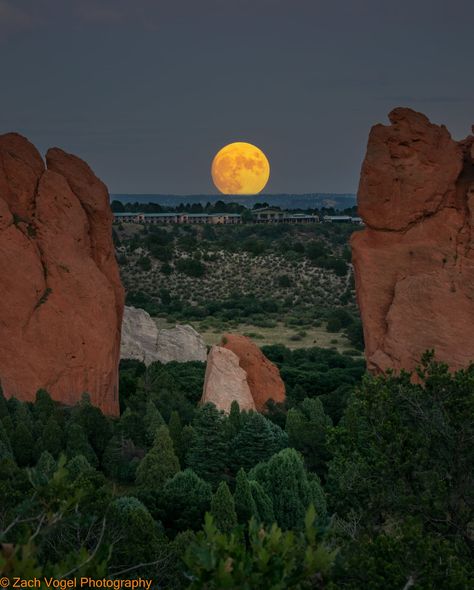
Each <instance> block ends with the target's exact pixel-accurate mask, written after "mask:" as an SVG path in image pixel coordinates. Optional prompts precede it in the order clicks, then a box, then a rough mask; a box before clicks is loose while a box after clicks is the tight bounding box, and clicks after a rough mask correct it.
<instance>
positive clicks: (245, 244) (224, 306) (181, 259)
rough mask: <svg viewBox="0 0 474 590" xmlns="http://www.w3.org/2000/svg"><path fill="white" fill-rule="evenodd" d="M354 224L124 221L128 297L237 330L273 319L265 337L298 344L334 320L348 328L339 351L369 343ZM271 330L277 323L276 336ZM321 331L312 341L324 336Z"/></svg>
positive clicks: (119, 237) (161, 313)
mask: <svg viewBox="0 0 474 590" xmlns="http://www.w3.org/2000/svg"><path fill="white" fill-rule="evenodd" d="M354 229H355V228H354V226H348V225H332V224H318V225H317V226H291V225H284V224H283V225H242V226H210V225H208V226H195V227H194V226H170V227H165V226H146V227H145V226H144V227H142V226H137V225H135V226H134V225H130V224H126V225H125V226H122V227H120V226H117V229H116V243H117V250H118V259H119V262H120V267H121V273H122V279H123V282H124V285H125V288H126V290H127V303H128V304H130V305H134V306H136V307H142V308H144V309H146V310H147V311H148V312H149V313H151V314H152V315H153V316H156V317H160V318H165V319H167V320H168V321H170V322H190V323H192V324H193V325H194V326H195V327H196V329H198V331H201V332H216V333H222V332H224V331H228V330H237V329H238V330H240V331H245V332H248V333H254V334H257V339H258V334H259V328H264V329H266V337H265V338H263V339H264V340H265V342H266V343H283V344H287V345H291V346H293V347H294V346H296V345H297V344H295V343H298V342H299V341H302V340H303V339H304V337H305V333H308V332H310V333H311V330H313V331H314V329H319V328H321V327H322V328H324V329H326V327H327V332H328V333H331V334H336V333H339V332H340V333H341V334H343V333H345V332H346V331H347V336H346V337H345V338H343V339H340V343H339V349H340V350H342V349H343V348H346V349H349V348H351V347H352V348H354V346H356V347H358V348H361V346H362V341H361V330H360V322H359V320H358V314H357V309H356V306H355V301H354V285H353V278H352V271H351V267H350V264H349V260H350V251H349V248H348V239H349V236H350V234H351V233H352V232H353V231H354ZM268 329H270V330H271V329H275V334H274V339H273V340H272V339H271V337H270V334H269V333H268ZM314 340H315V339H314V338H313V340H312V341H308V339H306V340H305V342H304V344H305V345H308V344H321V342H318V341H317V340H316V342H314ZM323 340H324V339H323ZM326 340H327V339H326ZM329 340H330V339H329ZM327 342H328V344H329V341H327ZM332 344H333V343H330V345H332Z"/></svg>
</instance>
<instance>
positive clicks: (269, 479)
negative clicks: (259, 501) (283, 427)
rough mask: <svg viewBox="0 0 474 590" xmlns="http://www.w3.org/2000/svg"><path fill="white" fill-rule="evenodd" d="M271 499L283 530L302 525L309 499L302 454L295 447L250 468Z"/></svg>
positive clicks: (310, 497)
mask: <svg viewBox="0 0 474 590" xmlns="http://www.w3.org/2000/svg"><path fill="white" fill-rule="evenodd" d="M250 478H251V479H255V480H256V481H258V482H259V483H260V484H261V485H262V488H263V490H264V491H265V493H266V494H267V495H268V496H269V498H270V499H271V501H272V505H273V511H274V513H275V519H276V522H277V523H278V525H279V526H280V527H281V528H283V529H284V530H290V529H301V528H302V527H303V525H304V517H305V514H306V510H307V509H308V506H309V505H310V503H311V501H312V499H313V498H312V489H311V486H310V483H309V481H308V476H307V473H306V469H305V467H304V463H303V458H302V457H301V455H300V454H299V453H298V452H297V451H296V450H295V449H283V451H280V452H279V453H277V454H276V455H273V457H271V458H270V459H269V461H267V462H266V463H260V464H259V465H257V466H256V467H255V468H254V469H252V471H251V472H250Z"/></svg>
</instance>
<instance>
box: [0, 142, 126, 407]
mask: <svg viewBox="0 0 474 590" xmlns="http://www.w3.org/2000/svg"><path fill="white" fill-rule="evenodd" d="M46 163H47V167H45V164H44V162H43V159H42V158H41V156H40V154H39V153H38V151H37V150H36V148H35V147H34V146H33V145H32V144H31V143H30V142H29V141H28V140H27V139H25V138H24V137H22V136H21V135H18V134H15V133H9V134H6V135H1V136H0V276H1V280H2V298H1V302H0V382H1V385H2V388H3V391H4V393H5V394H6V396H7V397H10V396H15V397H17V398H18V399H20V400H23V401H32V400H34V398H35V395H36V391H37V390H38V389H40V388H44V389H47V390H48V392H49V393H50V394H51V396H52V397H53V398H54V399H55V400H58V401H60V402H62V403H64V404H74V403H75V402H76V401H78V400H79V399H80V398H81V396H82V394H83V393H84V392H87V393H89V395H90V397H91V401H92V402H93V403H94V404H95V405H97V406H99V407H100V408H101V409H102V410H103V411H104V412H105V413H106V414H111V415H116V414H118V412H119V398H118V362H119V353H120V326H121V321H122V312H123V300H124V293H123V288H122V285H121V282H120V277H119V270H118V266H117V263H116V260H115V251H114V246H113V243H112V232H111V226H112V213H111V211H110V205H109V194H108V191H107V188H106V186H105V185H104V184H103V183H102V182H101V181H100V180H99V179H98V178H97V177H96V176H95V174H94V173H93V172H92V170H91V169H90V168H89V166H88V165H87V164H86V163H85V162H83V161H82V160H80V159H79V158H77V157H76V156H72V155H70V154H67V153H66V152H64V151H62V150H60V149H58V148H53V149H50V150H49V151H48V152H47V154H46Z"/></svg>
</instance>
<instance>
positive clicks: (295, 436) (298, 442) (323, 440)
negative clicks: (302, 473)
mask: <svg viewBox="0 0 474 590" xmlns="http://www.w3.org/2000/svg"><path fill="white" fill-rule="evenodd" d="M331 427H332V420H331V418H330V417H329V416H327V415H326V414H325V413H324V409H323V404H322V403H321V400H320V399H319V398H313V399H308V398H306V399H305V400H304V401H303V402H302V403H301V405H300V406H299V407H298V408H291V409H290V410H289V411H288V415H287V418H286V432H287V433H288V438H289V443H290V445H291V446H292V447H294V448H295V449H297V450H298V451H300V452H301V453H302V455H303V457H304V458H305V463H306V466H307V468H308V469H309V470H310V471H315V472H316V473H318V474H319V475H321V476H324V475H325V474H326V471H327V468H326V465H327V462H328V461H329V459H330V454H329V451H328V447H327V437H328V433H329V431H330V429H331Z"/></svg>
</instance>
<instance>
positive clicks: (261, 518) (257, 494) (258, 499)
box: [249, 480, 275, 524]
mask: <svg viewBox="0 0 474 590" xmlns="http://www.w3.org/2000/svg"><path fill="white" fill-rule="evenodd" d="M249 485H250V492H251V494H252V502H253V504H254V506H255V514H254V516H255V518H256V519H257V521H258V522H260V523H264V524H272V523H273V522H275V513H274V512H273V504H272V500H271V498H270V496H269V495H268V494H266V493H265V490H264V489H263V487H262V486H261V485H260V484H259V483H258V481H255V480H251V481H250V482H249Z"/></svg>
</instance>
